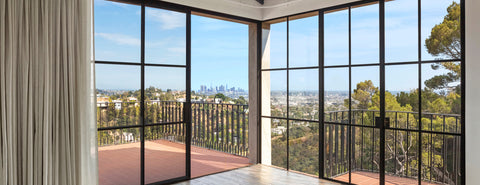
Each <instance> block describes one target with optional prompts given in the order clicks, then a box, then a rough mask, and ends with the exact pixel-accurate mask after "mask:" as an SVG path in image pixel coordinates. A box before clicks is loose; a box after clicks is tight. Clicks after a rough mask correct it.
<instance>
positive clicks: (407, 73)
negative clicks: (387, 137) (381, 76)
mask: <svg viewBox="0 0 480 185" xmlns="http://www.w3.org/2000/svg"><path fill="white" fill-rule="evenodd" d="M385 90H386V92H385V111H386V117H387V118H389V119H390V128H403V129H413V130H417V129H418V125H419V124H418V103H419V101H418V64H414V65H393V66H386V67H385Z"/></svg>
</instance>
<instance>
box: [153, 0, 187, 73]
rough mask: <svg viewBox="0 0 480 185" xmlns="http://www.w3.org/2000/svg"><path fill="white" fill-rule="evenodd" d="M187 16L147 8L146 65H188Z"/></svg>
mask: <svg viewBox="0 0 480 185" xmlns="http://www.w3.org/2000/svg"><path fill="white" fill-rule="evenodd" d="M185 21H186V14H185V13H180V12H174V11H168V10H162V9H156V8H149V7H147V8H145V63H155V64H176V65H185V63H186V22H185Z"/></svg>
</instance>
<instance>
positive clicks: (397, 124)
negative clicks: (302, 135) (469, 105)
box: [324, 109, 461, 184]
mask: <svg viewBox="0 0 480 185" xmlns="http://www.w3.org/2000/svg"><path fill="white" fill-rule="evenodd" d="M349 113H350V111H348V110H346V111H327V112H325V121H324V123H325V128H324V132H325V135H324V136H325V138H324V141H325V145H324V146H325V149H324V150H325V151H324V159H325V162H324V165H325V166H324V172H325V176H326V177H329V178H335V177H337V176H340V175H344V174H348V171H349V169H348V168H349V166H348V164H349V161H348V160H349V159H351V165H352V167H351V168H352V170H351V171H352V172H353V171H367V172H374V173H379V169H380V167H379V164H380V162H379V159H380V158H379V153H380V151H379V148H380V147H379V141H380V138H379V132H380V130H379V129H378V128H377V127H376V126H375V123H374V120H375V117H378V116H379V111H378V110H358V109H353V110H352V111H351V114H352V120H351V125H350V124H349V120H348V119H349V116H348V114H349ZM386 117H387V118H390V127H389V128H388V129H387V130H386V138H385V143H386V146H385V149H386V151H385V174H386V175H391V176H399V177H406V178H412V179H418V159H419V154H418V151H419V149H418V137H419V135H420V134H419V133H421V136H422V144H421V146H422V147H421V150H420V151H421V157H422V167H421V170H422V174H421V175H422V180H424V181H430V182H434V183H440V184H459V183H460V181H461V171H460V169H461V140H460V139H461V130H460V129H461V126H460V120H461V119H460V118H461V116H460V115H457V114H437V113H425V112H422V119H421V124H420V122H419V114H418V112H406V111H386ZM349 126H351V133H348V127H349ZM420 127H421V128H420ZM350 142H352V144H350ZM349 146H351V147H352V148H351V150H350V151H351V154H349V153H347V152H348V150H347V148H348V147H349Z"/></svg>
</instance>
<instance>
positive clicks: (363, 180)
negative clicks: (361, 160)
mask: <svg viewBox="0 0 480 185" xmlns="http://www.w3.org/2000/svg"><path fill="white" fill-rule="evenodd" d="M379 178H380V176H379V174H378V173H371V172H362V171H355V172H352V183H354V184H358V185H373V184H379V181H378V180H379ZM334 179H335V180H339V181H343V182H348V173H347V174H344V175H341V176H338V177H335V178H334ZM410 184H418V180H417V179H411V178H403V177H397V176H390V175H385V185H410ZM422 185H438V184H435V183H430V182H422Z"/></svg>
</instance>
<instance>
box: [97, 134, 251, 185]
mask: <svg viewBox="0 0 480 185" xmlns="http://www.w3.org/2000/svg"><path fill="white" fill-rule="evenodd" d="M191 156H192V163H191V164H192V177H199V176H203V175H207V174H211V173H217V172H221V171H226V170H231V169H235V168H239V167H244V166H248V165H250V164H249V163H248V158H245V157H239V156H235V155H231V154H227V153H223V152H219V151H214V150H209V149H205V148H201V147H195V146H192V155H191ZM98 163H99V164H98V166H99V181H100V184H101V185H110V184H111V185H122V184H125V185H130V184H139V183H140V143H129V144H121V145H113V146H104V147H99V148H98ZM181 176H185V145H183V144H180V143H174V142H169V141H166V140H155V141H147V142H145V183H147V184H148V183H153V182H158V181H163V180H167V179H170V178H175V177H181Z"/></svg>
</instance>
